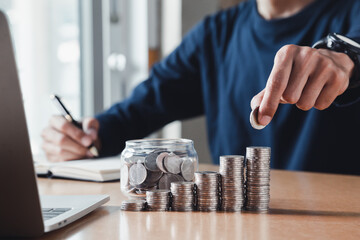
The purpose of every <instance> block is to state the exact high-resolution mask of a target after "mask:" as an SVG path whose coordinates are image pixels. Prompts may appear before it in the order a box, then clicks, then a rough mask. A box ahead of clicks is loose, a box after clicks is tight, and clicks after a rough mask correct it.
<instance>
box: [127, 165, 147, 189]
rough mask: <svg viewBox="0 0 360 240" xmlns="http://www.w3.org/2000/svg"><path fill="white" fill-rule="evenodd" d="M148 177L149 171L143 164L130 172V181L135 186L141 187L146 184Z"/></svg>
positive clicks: (131, 168)
mask: <svg viewBox="0 0 360 240" xmlns="http://www.w3.org/2000/svg"><path fill="white" fill-rule="evenodd" d="M146 177H147V171H146V168H145V167H144V165H142V164H141V163H137V164H134V165H132V166H131V167H130V170H129V179H130V181H131V182H133V183H134V184H135V185H140V184H142V183H143V182H145V180H146Z"/></svg>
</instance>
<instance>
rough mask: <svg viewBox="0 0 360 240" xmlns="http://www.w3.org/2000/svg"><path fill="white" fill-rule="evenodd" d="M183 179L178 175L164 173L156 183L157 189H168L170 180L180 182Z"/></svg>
mask: <svg viewBox="0 0 360 240" xmlns="http://www.w3.org/2000/svg"><path fill="white" fill-rule="evenodd" d="M180 181H184V178H182V177H181V176H180V175H176V174H171V173H167V174H164V175H163V176H162V177H161V178H160V180H159V183H158V187H159V189H170V186H171V183H172V182H180Z"/></svg>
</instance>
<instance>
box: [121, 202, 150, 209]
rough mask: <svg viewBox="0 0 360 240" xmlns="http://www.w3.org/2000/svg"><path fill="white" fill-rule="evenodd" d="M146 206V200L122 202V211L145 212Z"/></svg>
mask: <svg viewBox="0 0 360 240" xmlns="http://www.w3.org/2000/svg"><path fill="white" fill-rule="evenodd" d="M145 206H146V201H145V200H138V199H129V200H124V201H122V203H121V207H120V209H121V210H125V211H143V210H144V209H145Z"/></svg>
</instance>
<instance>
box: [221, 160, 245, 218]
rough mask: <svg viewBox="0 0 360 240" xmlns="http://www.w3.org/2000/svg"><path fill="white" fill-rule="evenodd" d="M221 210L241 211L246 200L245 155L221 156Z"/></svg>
mask: <svg viewBox="0 0 360 240" xmlns="http://www.w3.org/2000/svg"><path fill="white" fill-rule="evenodd" d="M219 173H220V175H221V206H220V210H222V211H230V212H239V211H241V209H242V207H243V202H244V156H240V155H230V156H220V170H219Z"/></svg>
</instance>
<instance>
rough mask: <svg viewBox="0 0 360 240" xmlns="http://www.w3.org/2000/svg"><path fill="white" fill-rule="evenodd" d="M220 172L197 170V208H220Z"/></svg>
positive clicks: (208, 209)
mask: <svg viewBox="0 0 360 240" xmlns="http://www.w3.org/2000/svg"><path fill="white" fill-rule="evenodd" d="M219 182H220V174H219V173H217V172H212V171H203V172H195V184H196V186H197V189H196V192H197V209H198V210H199V211H207V212H210V211H216V210H218V208H219Z"/></svg>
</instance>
